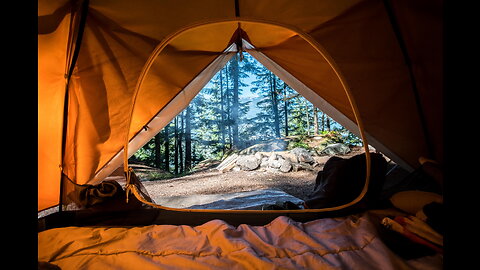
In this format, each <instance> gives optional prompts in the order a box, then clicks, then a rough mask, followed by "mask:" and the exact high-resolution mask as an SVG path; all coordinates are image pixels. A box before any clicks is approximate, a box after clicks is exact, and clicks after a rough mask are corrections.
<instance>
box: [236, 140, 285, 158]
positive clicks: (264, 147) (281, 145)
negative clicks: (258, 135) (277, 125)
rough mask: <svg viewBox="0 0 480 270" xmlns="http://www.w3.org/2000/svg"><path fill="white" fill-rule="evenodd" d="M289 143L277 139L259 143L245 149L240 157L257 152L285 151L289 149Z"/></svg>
mask: <svg viewBox="0 0 480 270" xmlns="http://www.w3.org/2000/svg"><path fill="white" fill-rule="evenodd" d="M287 145H288V142H287V141H286V140H282V139H275V140H271V141H268V142H265V143H259V144H255V145H252V146H250V147H248V148H245V149H243V150H242V151H241V152H240V153H239V154H240V155H250V154H254V153H257V152H272V151H284V150H285V149H287Z"/></svg>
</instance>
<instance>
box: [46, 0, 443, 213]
mask: <svg viewBox="0 0 480 270" xmlns="http://www.w3.org/2000/svg"><path fill="white" fill-rule="evenodd" d="M239 50H243V51H248V52H249V53H250V54H251V55H252V56H253V57H255V58H256V59H257V60H259V61H260V62H261V63H262V64H264V65H265V66H266V67H268V68H269V69H271V70H272V71H273V72H274V73H275V74H277V76H279V77H280V78H281V79H282V80H284V81H285V82H287V83H288V84H289V85H290V86H292V88H294V89H295V90H297V91H298V92H299V93H301V94H303V95H304V96H305V97H306V98H307V99H309V100H310V101H311V102H312V103H313V104H315V105H316V106H317V107H319V108H321V109H322V110H324V111H325V112H327V113H328V114H329V115H330V116H331V117H332V118H334V119H335V120H336V121H337V122H339V123H340V124H342V125H343V126H345V127H347V128H349V129H350V130H351V131H352V132H357V134H359V135H361V136H362V137H364V139H365V140H367V141H368V143H369V144H371V145H373V146H374V147H375V148H377V149H378V150H380V151H381V152H383V153H385V154H386V155H387V156H389V157H390V158H392V159H393V160H394V161H395V162H397V163H398V164H400V165H402V166H403V167H404V168H415V167H417V166H418V165H419V164H418V158H419V157H420V156H425V157H428V158H431V159H434V160H437V161H439V162H443V137H442V129H443V127H442V121H443V119H442V118H441V117H440V116H441V115H442V111H443V108H442V102H443V101H442V69H443V67H442V1H434V0H429V1H413V0H408V1H405V0H386V1H380V0H349V1H336V0H325V1H315V0H298V1H288V0H262V1H258V0H236V1H235V0H231V1H225V0H202V1H198V0H164V1H155V0H138V1H125V0H115V1H109V0H90V1H88V0H79V1H68V0H55V1H51V0H48V1H46V0H39V3H38V210H39V211H40V210H43V209H46V208H49V207H52V206H55V205H58V204H59V197H60V196H59V194H60V183H61V179H62V175H64V176H65V177H68V178H69V179H70V180H72V181H73V182H75V183H77V184H96V183H99V182H101V181H102V180H103V179H104V178H105V177H106V176H108V175H109V174H110V173H111V172H113V171H114V170H115V169H117V168H118V167H120V166H122V164H123V165H124V166H125V167H126V166H127V165H128V164H124V163H126V162H127V158H128V156H130V155H132V154H133V153H134V152H135V151H136V150H137V149H139V148H140V147H141V146H142V145H143V144H145V143H146V142H148V140H149V139H150V138H151V137H153V136H154V135H155V134H156V133H157V132H158V131H159V130H161V128H163V127H164V126H165V125H166V124H167V123H168V122H169V121H170V120H171V119H172V118H173V117H174V116H175V115H176V114H177V113H178V112H180V111H181V110H183V108H185V106H187V105H188V103H189V102H190V100H191V99H192V98H193V97H194V96H195V95H196V94H197V93H198V91H200V89H202V87H203V86H204V85H205V84H206V83H207V82H208V81H209V80H210V78H211V77H212V76H213V75H214V74H215V73H216V71H218V70H219V69H220V68H221V67H222V66H223V65H224V64H225V63H226V61H228V59H229V57H231V56H232V54H234V53H235V52H237V51H239ZM124 149H128V151H127V153H125V151H124Z"/></svg>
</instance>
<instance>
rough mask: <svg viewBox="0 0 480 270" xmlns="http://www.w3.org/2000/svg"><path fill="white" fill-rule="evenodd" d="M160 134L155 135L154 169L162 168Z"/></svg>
mask: <svg viewBox="0 0 480 270" xmlns="http://www.w3.org/2000/svg"><path fill="white" fill-rule="evenodd" d="M161 137H162V134H160V133H158V134H157V135H155V167H156V168H159V169H161V168H162V157H161V149H160V148H161V144H162V138H161Z"/></svg>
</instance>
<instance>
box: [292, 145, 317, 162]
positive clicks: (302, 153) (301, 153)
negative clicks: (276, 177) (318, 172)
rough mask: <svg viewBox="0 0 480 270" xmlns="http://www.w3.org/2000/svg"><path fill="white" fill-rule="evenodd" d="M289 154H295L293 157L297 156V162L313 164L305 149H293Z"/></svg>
mask: <svg viewBox="0 0 480 270" xmlns="http://www.w3.org/2000/svg"><path fill="white" fill-rule="evenodd" d="M290 153H293V154H295V156H297V159H298V162H305V163H311V162H315V160H314V159H313V157H312V155H311V154H310V152H308V150H307V149H305V148H301V147H297V148H293V149H292V150H291V151H290Z"/></svg>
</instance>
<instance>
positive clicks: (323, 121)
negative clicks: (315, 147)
mask: <svg viewBox="0 0 480 270" xmlns="http://www.w3.org/2000/svg"><path fill="white" fill-rule="evenodd" d="M322 131H325V113H324V112H322Z"/></svg>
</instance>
